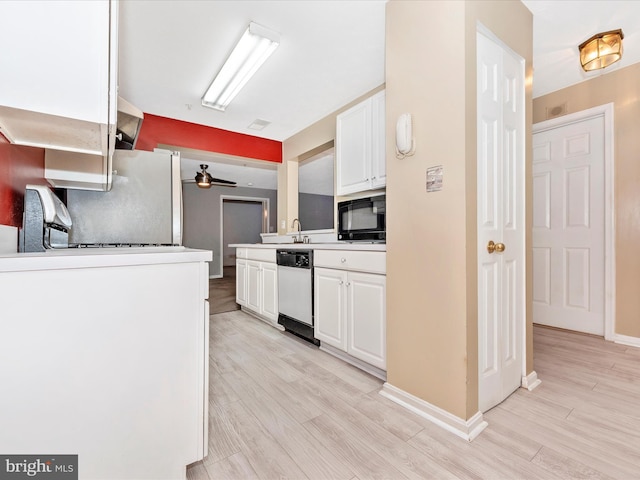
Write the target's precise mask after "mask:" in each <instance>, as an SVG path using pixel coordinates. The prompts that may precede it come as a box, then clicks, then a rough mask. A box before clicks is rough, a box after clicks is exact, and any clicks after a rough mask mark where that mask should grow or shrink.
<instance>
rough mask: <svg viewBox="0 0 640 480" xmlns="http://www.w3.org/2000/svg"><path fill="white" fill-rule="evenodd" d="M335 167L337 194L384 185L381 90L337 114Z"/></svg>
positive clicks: (382, 103) (383, 132)
mask: <svg viewBox="0 0 640 480" xmlns="http://www.w3.org/2000/svg"><path fill="white" fill-rule="evenodd" d="M336 165H337V188H336V190H337V192H336V193H337V195H347V194H350V193H356V192H362V191H365V190H372V189H376V188H383V187H384V186H385V185H386V165H385V92H384V90H383V91H381V92H378V93H376V94H375V95H373V96H372V97H369V98H367V99H366V100H364V101H363V102H361V103H358V104H357V105H354V106H353V107H351V108H350V109H349V110H346V111H345V112H343V113H341V114H340V115H338V117H337V123H336Z"/></svg>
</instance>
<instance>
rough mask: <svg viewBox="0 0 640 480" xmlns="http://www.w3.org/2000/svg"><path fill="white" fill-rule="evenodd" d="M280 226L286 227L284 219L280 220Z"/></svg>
mask: <svg viewBox="0 0 640 480" xmlns="http://www.w3.org/2000/svg"><path fill="white" fill-rule="evenodd" d="M280 228H287V221H286V220H282V221H281V222H280Z"/></svg>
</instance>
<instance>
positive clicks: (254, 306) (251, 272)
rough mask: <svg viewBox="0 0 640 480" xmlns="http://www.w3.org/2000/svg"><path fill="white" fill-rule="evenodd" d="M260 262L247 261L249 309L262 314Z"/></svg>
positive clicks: (247, 305)
mask: <svg viewBox="0 0 640 480" xmlns="http://www.w3.org/2000/svg"><path fill="white" fill-rule="evenodd" d="M260 280H261V278H260V262H254V261H252V260H247V304H246V305H245V306H246V307H247V308H250V309H251V310H253V311H254V312H256V313H260V300H261V298H260V297H261V296H262V294H261V292H260V290H261V283H262V282H261V281H260Z"/></svg>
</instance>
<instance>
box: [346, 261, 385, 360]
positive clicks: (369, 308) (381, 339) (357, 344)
mask: <svg viewBox="0 0 640 480" xmlns="http://www.w3.org/2000/svg"><path fill="white" fill-rule="evenodd" d="M346 285H347V295H348V297H349V300H348V303H349V315H348V317H349V323H348V325H349V333H348V335H347V337H348V347H347V353H349V354H350V355H352V356H354V357H356V358H359V359H360V360H362V361H364V362H367V363H369V364H371V365H373V366H375V367H378V368H380V369H382V370H386V369H387V348H386V343H387V329H386V276H384V275H372V274H368V273H354V272H349V277H348V279H347V283H346Z"/></svg>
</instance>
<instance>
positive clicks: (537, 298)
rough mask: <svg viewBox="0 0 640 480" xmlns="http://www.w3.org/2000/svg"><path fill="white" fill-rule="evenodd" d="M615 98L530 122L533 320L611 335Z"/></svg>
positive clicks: (564, 327) (568, 328) (611, 337)
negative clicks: (613, 100) (566, 113)
mask: <svg viewBox="0 0 640 480" xmlns="http://www.w3.org/2000/svg"><path fill="white" fill-rule="evenodd" d="M612 139H613V104H606V105H601V106H599V107H594V108H591V109H588V110H584V111H581V112H576V113H573V114H570V115H564V116H562V117H558V118H555V119H552V120H547V121H544V122H540V123H537V124H535V125H533V152H534V153H533V178H534V182H533V185H534V188H533V322H534V323H536V324H541V325H548V326H552V327H558V328H562V329H567V330H575V331H580V332H585V333H591V334H595V335H600V336H604V338H605V339H606V340H615V334H614V323H615V320H614V318H615V312H614V303H615V302H614V299H615V274H614V266H615V241H614V240H615V239H614V228H613V212H614V206H613V198H614V196H613V188H614V183H613V171H614V155H613V141H612Z"/></svg>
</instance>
